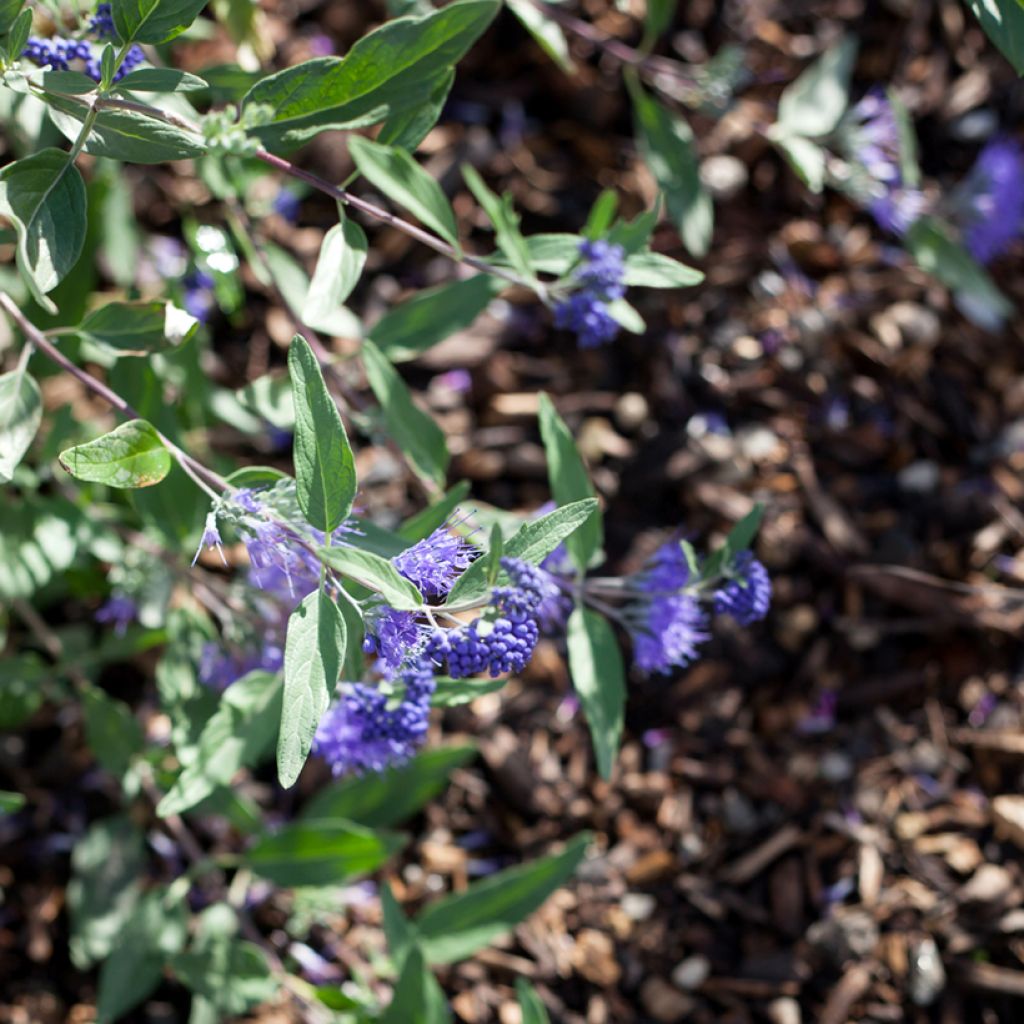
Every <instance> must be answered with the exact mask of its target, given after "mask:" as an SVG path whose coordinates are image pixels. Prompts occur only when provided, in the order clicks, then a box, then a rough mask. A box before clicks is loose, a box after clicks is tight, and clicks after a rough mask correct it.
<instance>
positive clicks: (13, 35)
mask: <svg viewBox="0 0 1024 1024" xmlns="http://www.w3.org/2000/svg"><path fill="white" fill-rule="evenodd" d="M31 33H32V11H31V10H25V11H22V12H21V13H20V14H18V16H17V17H16V18H15V19H14V24H13V25H11V29H10V32H9V33H8V35H7V40H6V42H7V52H8V53H9V54H11V56H12V57H14V58H17V57H18V55H19V54H20V53H21V51H22V50H24V49H25V44H26V43H27V42H28V37H29V36H30V35H31Z"/></svg>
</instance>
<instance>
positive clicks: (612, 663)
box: [567, 607, 626, 779]
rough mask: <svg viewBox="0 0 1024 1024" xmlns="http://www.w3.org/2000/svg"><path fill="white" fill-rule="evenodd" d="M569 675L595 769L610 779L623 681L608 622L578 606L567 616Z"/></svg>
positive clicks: (622, 707)
mask: <svg viewBox="0 0 1024 1024" xmlns="http://www.w3.org/2000/svg"><path fill="white" fill-rule="evenodd" d="M567 641H568V647H569V674H570V675H571V676H572V684H573V686H574V687H575V689H576V693H577V694H578V695H579V698H580V704H581V705H582V707H583V713H584V714H585V715H586V716H587V724H588V725H589V726H590V735H591V737H592V738H593V741H594V754H595V756H596V757H597V769H598V771H599V772H600V773H601V777H602V778H604V779H607V778H610V777H611V774H612V769H613V768H614V767H615V755H616V754H617V753H618V750H619V741H620V740H621V738H622V724H623V720H624V716H625V706H626V680H625V672H624V670H623V667H622V654H621V653H620V651H619V644H618V641H617V640H616V639H615V632H614V630H613V629H612V627H611V626H610V625H609V624H608V621H607V619H605V618H604V616H603V615H599V614H598V613H597V612H594V611H591V610H590V609H589V608H580V607H577V608H575V609H574V610H573V613H572V614H571V615H570V616H569V625H568V634H567Z"/></svg>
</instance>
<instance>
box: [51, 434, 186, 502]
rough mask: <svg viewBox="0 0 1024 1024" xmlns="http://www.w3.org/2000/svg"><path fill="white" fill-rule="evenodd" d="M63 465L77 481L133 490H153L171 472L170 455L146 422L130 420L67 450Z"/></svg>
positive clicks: (64, 453)
mask: <svg viewBox="0 0 1024 1024" xmlns="http://www.w3.org/2000/svg"><path fill="white" fill-rule="evenodd" d="M58 458H59V460H60V464H61V466H63V467H64V469H66V470H67V471H68V472H69V473H70V474H71V475H72V476H73V477H75V478H76V479H78V480H87V481H89V482H91V483H97V484H106V485H107V486H108V487H117V488H124V489H131V488H135V487H152V486H153V484H158V483H160V481H161V480H163V478H164V477H165V476H167V474H168V473H169V472H170V470H171V464H172V461H173V460H172V459H171V453H170V452H169V451H168V450H167V448H166V447H164V443H163V441H161V440H160V437H159V435H158V434H157V432H156V430H154V429H153V427H152V425H151V424H149V423H147V422H146V421H145V420H129V421H128V422H127V423H122V424H121V426H119V427H116V428H115V429H114V430H112V431H110V433H109V434H104V435H103V436H102V437H97V438H96V440H95V441H88V442H86V443H85V444H79V445H76V446H75V447H74V448H66V449H65V450H64V451H62V452H61V453H60V455H59V456H58Z"/></svg>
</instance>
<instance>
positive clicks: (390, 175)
mask: <svg viewBox="0 0 1024 1024" xmlns="http://www.w3.org/2000/svg"><path fill="white" fill-rule="evenodd" d="M348 152H349V156H351V157H352V159H353V160H354V161H355V165H356V167H358V168H359V172H360V174H362V175H363V176H364V177H365V178H366V179H367V180H368V181H369V182H370V183H371V184H372V185H374V186H375V187H376V188H379V189H380V190H381V192H383V193H384V195H386V196H387V197H388V198H389V199H391V200H392V201H393V202H395V203H397V204H398V205H399V206H402V207H404V208H405V209H406V210H408V211H409V212H410V213H411V214H412V215H413V216H414V217H416V218H417V220H419V221H421V222H422V223H423V224H425V225H426V226H427V227H428V228H431V229H432V230H433V231H435V232H437V234H439V235H440V236H441V237H442V238H443V239H445V240H446V241H448V242H450V243H451V244H452V245H453V246H454V247H455V248H456V249H458V248H459V228H458V225H457V224H456V223H455V214H454V213H452V208H451V206H450V204H449V203H448V200H447V198H446V197H445V194H444V192H443V191H442V190H441V186H440V185H439V184H438V183H437V182H436V181H435V180H434V179H433V178H432V177H431V176H430V175H429V174H428V173H427V172H426V171H425V170H424V169H423V168H422V167H420V165H419V164H418V163H416V161H415V160H414V159H413V158H412V157H411V156H410V155H409V154H408V153H407V152H406V151H405V150H404V149H396V148H394V147H392V146H382V145H380V144H379V143H377V142H371V141H370V140H369V139H366V138H363V137H362V136H361V135H352V136H350V137H349V140H348Z"/></svg>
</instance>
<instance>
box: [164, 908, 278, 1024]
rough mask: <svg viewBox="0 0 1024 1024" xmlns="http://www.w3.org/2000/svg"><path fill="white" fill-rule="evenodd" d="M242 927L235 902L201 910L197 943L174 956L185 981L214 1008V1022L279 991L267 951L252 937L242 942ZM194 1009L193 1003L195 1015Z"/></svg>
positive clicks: (173, 964) (178, 973)
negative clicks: (240, 933) (239, 928)
mask: <svg viewBox="0 0 1024 1024" xmlns="http://www.w3.org/2000/svg"><path fill="white" fill-rule="evenodd" d="M237 931H238V921H237V918H236V917H235V912H234V911H233V910H232V909H231V907H229V906H227V904H224V903H216V904H214V905H213V906H212V907H207V909H206V910H204V911H203V912H202V914H200V915H199V935H198V937H197V938H196V941H195V942H194V943H193V944H192V948H191V949H190V950H189V951H188V952H187V953H181V954H180V955H178V956H176V957H174V959H173V960H172V961H171V969H172V970H173V971H174V974H175V975H176V976H177V978H178V979H179V980H180V981H181V982H182V984H184V985H186V986H187V987H188V988H189V989H191V990H192V992H194V993H195V995H196V1000H200V999H201V1000H202V1001H203V1002H204V1003H205V1004H208V1006H209V1007H210V1010H211V1015H210V1016H209V1017H208V1018H206V1019H208V1020H209V1021H211V1022H212V1024H219V1022H221V1021H223V1020H225V1019H226V1018H227V1017H229V1016H233V1015H238V1014H243V1013H245V1012H246V1011H247V1010H249V1009H251V1008H252V1007H253V1006H256V1005H257V1004H259V1003H263V1002H266V1001H267V1000H269V999H273V998H274V997H275V996H276V995H278V993H279V991H280V983H279V982H278V980H277V978H275V977H274V975H273V974H272V973H271V971H270V965H269V964H268V963H267V958H266V956H265V955H264V953H263V951H262V950H261V949H260V947H259V946H257V945H255V944H254V943H252V942H242V941H240V940H239V939H238V938H237V937H236V933H237ZM196 1000H193V1003H195V1002H196ZM194 1010H195V1007H194V1005H193V1020H194V1017H195V1013H194ZM218 1011H219V1012H218Z"/></svg>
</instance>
